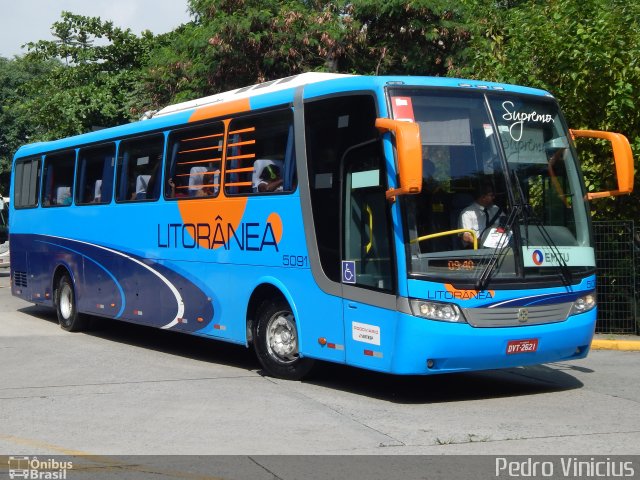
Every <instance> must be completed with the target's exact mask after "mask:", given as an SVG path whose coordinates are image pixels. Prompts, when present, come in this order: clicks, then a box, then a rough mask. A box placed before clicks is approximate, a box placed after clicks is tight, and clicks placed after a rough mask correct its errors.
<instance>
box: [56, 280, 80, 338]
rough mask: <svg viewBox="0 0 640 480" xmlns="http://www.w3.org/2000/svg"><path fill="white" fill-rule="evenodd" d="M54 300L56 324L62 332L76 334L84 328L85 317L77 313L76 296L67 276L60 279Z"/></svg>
mask: <svg viewBox="0 0 640 480" xmlns="http://www.w3.org/2000/svg"><path fill="white" fill-rule="evenodd" d="M54 298H55V304H56V313H57V314H58V323H59V324H60V327H61V328H62V329H63V330H66V331H68V332H77V331H80V330H83V329H84V328H86V326H87V325H86V319H85V317H84V316H83V315H80V314H79V313H78V307H77V305H76V294H75V290H74V289H73V283H72V282H71V278H69V275H67V274H64V275H62V276H61V277H60V280H59V281H58V287H57V288H56V292H55V297H54Z"/></svg>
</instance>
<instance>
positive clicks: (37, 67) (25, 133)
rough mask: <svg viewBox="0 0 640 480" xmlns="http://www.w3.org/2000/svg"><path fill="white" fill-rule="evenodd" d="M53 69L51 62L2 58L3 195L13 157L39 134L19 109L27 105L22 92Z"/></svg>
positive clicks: (0, 152)
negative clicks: (29, 84)
mask: <svg viewBox="0 0 640 480" xmlns="http://www.w3.org/2000/svg"><path fill="white" fill-rule="evenodd" d="M52 68H53V65H52V63H51V62H40V61H35V62H34V61H27V60H25V59H24V58H16V59H13V60H8V59H6V58H0V125H2V128H0V193H2V194H3V195H8V194H9V172H10V171H11V161H12V158H13V154H14V153H15V151H16V150H17V149H18V148H19V147H20V145H22V144H24V143H25V142H26V141H28V140H29V139H30V138H32V137H33V135H34V132H35V125H34V123H33V119H32V117H31V116H30V115H28V112H24V111H23V110H21V109H19V108H16V106H17V105H19V104H20V103H21V102H22V101H24V98H23V96H22V94H21V88H22V86H24V85H25V84H27V83H29V82H31V81H34V79H36V78H38V77H40V76H42V75H46V74H47V73H48V72H49V71H50V70H51V69H52Z"/></svg>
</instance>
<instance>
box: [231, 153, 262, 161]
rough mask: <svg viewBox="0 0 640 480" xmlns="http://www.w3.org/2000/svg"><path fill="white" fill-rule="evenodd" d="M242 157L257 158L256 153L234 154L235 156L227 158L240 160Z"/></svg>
mask: <svg viewBox="0 0 640 480" xmlns="http://www.w3.org/2000/svg"><path fill="white" fill-rule="evenodd" d="M241 158H256V154H255V153H248V154H246V155H234V156H233V157H227V160H240V159H241Z"/></svg>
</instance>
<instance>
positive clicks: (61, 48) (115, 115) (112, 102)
mask: <svg viewBox="0 0 640 480" xmlns="http://www.w3.org/2000/svg"><path fill="white" fill-rule="evenodd" d="M52 31H53V35H54V37H55V38H56V39H55V40H51V41H48V40H40V41H38V42H35V43H33V42H32V43H29V44H27V47H28V49H29V51H28V53H27V54H26V56H25V60H26V61H50V62H56V64H55V67H54V68H52V69H51V70H50V71H48V72H47V74H45V75H41V76H39V77H38V78H36V79H34V80H33V81H31V82H29V83H27V84H26V85H25V86H24V87H23V93H24V94H25V95H26V97H27V100H26V101H25V102H22V103H21V105H20V108H21V109H22V111H23V112H29V114H30V115H31V116H32V118H33V120H34V122H35V123H36V124H37V125H38V131H37V133H36V137H37V138H38V139H41V140H48V139H52V138H57V137H62V136H68V135H75V134H79V133H83V132H86V131H90V130H91V129H92V128H94V127H107V126H114V125H117V124H121V123H125V122H127V121H129V120H130V119H131V118H132V117H133V116H135V115H136V114H137V113H138V112H137V111H136V110H135V109H132V107H133V104H134V103H135V101H134V99H133V98H132V93H133V92H134V91H135V87H136V84H137V83H138V82H139V79H140V76H141V71H142V68H143V67H144V66H145V64H146V59H147V53H148V50H149V48H150V44H151V42H152V38H153V37H152V35H151V34H150V33H149V32H146V33H145V34H143V36H142V37H137V36H136V35H134V34H133V33H131V31H130V30H129V29H127V30H122V29H120V28H117V27H115V26H114V25H113V23H112V22H103V21H102V20H101V19H100V18H99V17H85V16H80V15H74V14H72V13H70V12H63V13H62V19H61V20H60V21H58V22H55V23H54V24H53V27H52Z"/></svg>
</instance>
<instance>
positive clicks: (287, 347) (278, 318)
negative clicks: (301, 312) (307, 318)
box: [267, 312, 298, 364]
mask: <svg viewBox="0 0 640 480" xmlns="http://www.w3.org/2000/svg"><path fill="white" fill-rule="evenodd" d="M267 350H268V351H269V355H271V357H273V358H274V359H275V360H277V361H278V362H280V363H283V364H290V363H293V362H295V361H296V360H297V359H298V335H297V333H296V324H295V321H294V319H293V314H292V313H291V312H278V313H276V314H275V315H274V316H272V317H271V319H270V320H269V323H268V324H267Z"/></svg>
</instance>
